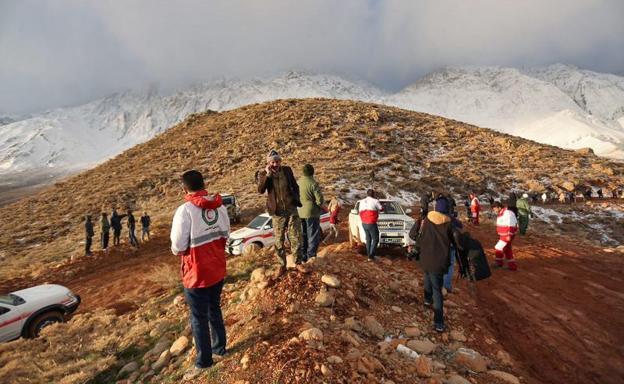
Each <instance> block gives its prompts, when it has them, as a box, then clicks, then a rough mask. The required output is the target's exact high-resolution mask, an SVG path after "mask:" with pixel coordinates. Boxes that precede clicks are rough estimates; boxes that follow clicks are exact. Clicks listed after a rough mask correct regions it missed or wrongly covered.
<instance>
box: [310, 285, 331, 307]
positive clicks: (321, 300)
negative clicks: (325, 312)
mask: <svg viewBox="0 0 624 384" xmlns="http://www.w3.org/2000/svg"><path fill="white" fill-rule="evenodd" d="M335 301H336V297H335V295H334V293H333V292H331V291H328V290H325V289H321V290H320V291H319V293H318V294H317V295H316V297H315V298H314V302H315V303H316V304H317V305H318V306H320V307H331V306H332V305H334V302H335Z"/></svg>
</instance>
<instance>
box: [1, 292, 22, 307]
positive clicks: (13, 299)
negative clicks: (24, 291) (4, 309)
mask: <svg viewBox="0 0 624 384" xmlns="http://www.w3.org/2000/svg"><path fill="white" fill-rule="evenodd" d="M20 301H22V300H21V298H20V297H19V296H17V295H14V294H12V293H9V294H8V295H0V304H9V305H17V303H19V302H20Z"/></svg>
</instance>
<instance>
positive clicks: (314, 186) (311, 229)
mask: <svg viewBox="0 0 624 384" xmlns="http://www.w3.org/2000/svg"><path fill="white" fill-rule="evenodd" d="M299 194H300V197H301V208H300V209H299V217H301V224H302V230H303V236H302V237H303V246H302V247H301V248H302V260H303V261H304V262H306V261H308V259H311V258H313V257H316V252H317V251H318V247H319V244H320V243H321V206H322V205H323V204H325V200H324V199H323V193H322V192H321V187H320V186H319V184H318V182H317V181H316V180H315V179H314V167H313V166H312V165H311V164H306V165H304V166H303V176H302V177H301V178H300V179H299Z"/></svg>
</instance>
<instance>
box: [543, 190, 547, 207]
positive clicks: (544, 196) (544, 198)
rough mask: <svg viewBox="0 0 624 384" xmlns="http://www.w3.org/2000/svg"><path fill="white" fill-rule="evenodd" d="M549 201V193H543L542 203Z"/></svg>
mask: <svg viewBox="0 0 624 384" xmlns="http://www.w3.org/2000/svg"><path fill="white" fill-rule="evenodd" d="M547 202H548V195H547V194H546V192H544V193H542V204H546V203H547Z"/></svg>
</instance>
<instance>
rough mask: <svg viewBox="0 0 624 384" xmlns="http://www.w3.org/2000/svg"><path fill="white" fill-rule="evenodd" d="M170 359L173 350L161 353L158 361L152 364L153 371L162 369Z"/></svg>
mask: <svg viewBox="0 0 624 384" xmlns="http://www.w3.org/2000/svg"><path fill="white" fill-rule="evenodd" d="M169 360H171V352H169V350H166V351H164V352H163V353H161V354H160V356H159V357H158V360H156V362H155V363H154V364H152V371H155V372H158V371H160V370H161V369H162V368H163V367H164V366H165V365H167V364H168V363H169Z"/></svg>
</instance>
